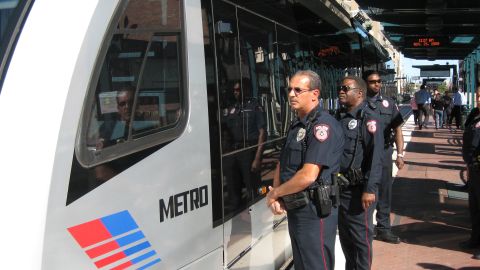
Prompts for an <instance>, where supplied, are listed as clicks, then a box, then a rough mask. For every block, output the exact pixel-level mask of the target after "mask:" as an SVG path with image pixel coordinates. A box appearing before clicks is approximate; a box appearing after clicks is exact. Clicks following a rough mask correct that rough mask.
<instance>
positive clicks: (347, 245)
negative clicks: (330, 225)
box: [335, 76, 384, 270]
mask: <svg viewBox="0 0 480 270" xmlns="http://www.w3.org/2000/svg"><path fill="white" fill-rule="evenodd" d="M366 90H367V89H366V85H365V82H364V81H363V80H362V79H361V78H359V77H354V76H348V77H345V78H344V79H343V81H342V83H341V85H340V87H339V89H338V98H339V102H340V104H341V106H342V108H341V109H339V110H338V111H337V112H336V114H335V115H336V118H337V120H339V121H340V124H341V126H342V128H343V132H344V133H345V147H344V152H343V156H342V158H341V163H340V174H339V175H338V180H339V185H340V190H341V191H340V206H339V210H338V232H339V237H340V244H341V245H342V250H343V253H344V254H345V259H346V263H345V269H347V270H367V269H371V263H372V241H373V235H372V234H373V211H374V209H375V200H376V194H377V191H378V186H379V184H380V179H381V175H382V157H383V145H384V140H383V132H382V130H383V128H382V123H381V121H380V120H379V116H378V114H376V113H375V112H374V111H373V110H372V108H371V107H370V105H369V103H367V102H366V101H365V92H366Z"/></svg>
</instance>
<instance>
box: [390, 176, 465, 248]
mask: <svg viewBox="0 0 480 270" xmlns="http://www.w3.org/2000/svg"><path fill="white" fill-rule="evenodd" d="M452 187H453V188H454V189H455V190H457V191H461V187H459V186H457V185H453V184H451V183H449V182H446V181H443V180H438V179H422V180H418V179H413V178H396V179H395V181H394V183H393V190H394V191H395V192H394V193H393V194H392V213H394V214H396V215H397V216H396V217H395V218H394V220H392V223H393V224H392V230H393V231H394V232H395V233H396V234H398V236H399V237H400V238H401V239H402V240H403V241H404V242H407V243H410V244H415V245H422V246H428V247H437V248H443V249H450V250H460V249H459V247H458V243H459V242H460V241H463V240H466V239H468V237H469V234H470V218H469V211H468V202H467V200H465V199H459V198H453V197H448V190H452V189H451V188H452ZM465 195H466V194H465ZM400 218H401V219H403V221H402V223H404V224H401V225H400V224H399V223H400V222H399V221H400V220H399V219H400ZM409 219H410V220H409ZM405 221H407V222H405Z"/></svg>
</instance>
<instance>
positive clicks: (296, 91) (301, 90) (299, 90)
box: [287, 87, 310, 96]
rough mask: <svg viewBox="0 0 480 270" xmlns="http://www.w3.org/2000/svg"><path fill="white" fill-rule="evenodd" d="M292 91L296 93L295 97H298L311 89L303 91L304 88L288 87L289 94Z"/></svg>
mask: <svg viewBox="0 0 480 270" xmlns="http://www.w3.org/2000/svg"><path fill="white" fill-rule="evenodd" d="M292 90H293V92H294V93H295V96H298V95H300V94H301V93H303V92H307V91H310V89H302V88H300V87H288V88H287V91H288V93H290V91H292Z"/></svg>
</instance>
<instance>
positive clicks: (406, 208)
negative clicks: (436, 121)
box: [338, 117, 480, 270]
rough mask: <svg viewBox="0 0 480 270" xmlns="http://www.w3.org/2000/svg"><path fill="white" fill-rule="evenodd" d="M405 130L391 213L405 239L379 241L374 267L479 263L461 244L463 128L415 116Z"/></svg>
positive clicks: (465, 227)
mask: <svg viewBox="0 0 480 270" xmlns="http://www.w3.org/2000/svg"><path fill="white" fill-rule="evenodd" d="M403 130H404V135H405V139H406V140H407V141H409V142H408V143H407V146H406V155H405V163H406V164H405V167H404V168H403V169H402V170H400V171H398V172H395V173H397V174H396V178H395V182H394V184H393V198H392V216H391V218H392V223H393V231H394V232H395V233H396V234H398V235H399V236H400V237H401V239H402V241H403V242H402V243H401V244H398V245H394V244H388V243H384V242H380V241H374V243H373V256H374V259H373V260H374V262H373V267H372V269H374V270H383V269H387V270H413V269H435V270H437V269H438V270H453V269H456V270H473V269H480V261H479V260H474V259H472V258H471V257H472V254H471V253H470V252H468V251H463V250H460V249H459V247H458V243H459V242H461V241H463V240H466V239H468V237H469V233H470V225H469V224H470V223H469V215H468V202H467V193H466V192H465V191H464V190H463V189H462V187H463V185H464V182H465V176H466V172H465V164H464V162H463V160H462V156H461V144H462V141H461V139H462V133H461V131H456V132H455V131H450V130H448V129H439V130H436V129H435V128H434V127H433V128H432V125H430V126H429V128H428V129H422V130H418V128H416V127H415V126H414V124H413V117H410V118H409V120H408V121H407V123H406V124H405V125H404V128H403ZM338 266H340V265H338ZM341 268H343V267H341ZM339 269H340V267H339Z"/></svg>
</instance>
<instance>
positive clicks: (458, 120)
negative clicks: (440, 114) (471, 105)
mask: <svg viewBox="0 0 480 270" xmlns="http://www.w3.org/2000/svg"><path fill="white" fill-rule="evenodd" d="M453 118H455V125H456V126H457V129H459V128H460V126H461V125H462V106H460V105H455V106H453V109H452V117H450V122H449V124H450V125H451V124H452V120H453Z"/></svg>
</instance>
